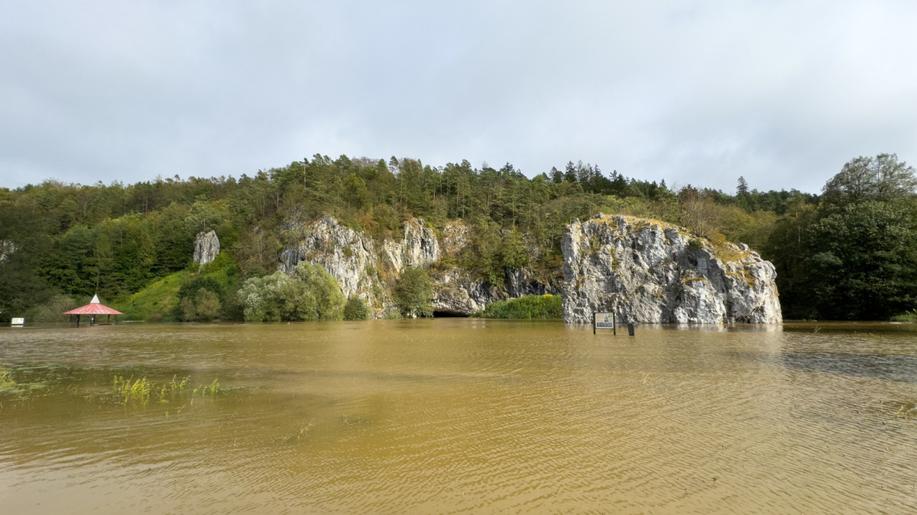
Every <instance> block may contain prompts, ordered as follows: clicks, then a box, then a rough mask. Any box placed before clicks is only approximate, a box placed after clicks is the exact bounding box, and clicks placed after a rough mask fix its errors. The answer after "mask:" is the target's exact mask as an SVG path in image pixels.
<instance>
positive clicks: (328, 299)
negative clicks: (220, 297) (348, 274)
mask: <svg viewBox="0 0 917 515" xmlns="http://www.w3.org/2000/svg"><path fill="white" fill-rule="evenodd" d="M238 296H239V302H240V303H241V304H242V310H243V314H244V316H245V320H246V321H248V322H277V321H281V320H282V321H299V320H340V319H341V318H342V317H343V314H344V295H343V294H342V293H341V288H340V286H338V283H337V281H336V280H335V279H334V277H332V276H331V274H329V273H328V272H326V271H325V269H323V268H321V267H319V266H316V265H312V264H309V263H300V264H299V265H298V266H297V267H296V269H295V270H294V271H293V274H292V275H287V274H285V273H283V272H274V273H273V274H271V275H266V276H263V277H253V278H251V279H248V280H247V281H245V283H244V284H243V285H242V288H241V289H240V290H239V293H238Z"/></svg>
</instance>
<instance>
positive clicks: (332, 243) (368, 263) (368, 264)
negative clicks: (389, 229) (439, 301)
mask: <svg viewBox="0 0 917 515" xmlns="http://www.w3.org/2000/svg"><path fill="white" fill-rule="evenodd" d="M291 230H292V231H293V232H294V233H295V234H294V237H295V239H296V240H297V242H296V243H295V244H294V245H292V246H288V247H287V248H285V249H284V250H283V251H282V252H281V254H280V269H281V270H283V271H284V272H286V273H292V272H293V269H294V268H296V265H298V264H299V263H300V262H302V261H306V262H308V263H312V264H315V265H319V266H321V267H323V268H324V269H325V270H327V271H328V273H330V274H331V275H332V276H334V278H335V279H337V281H338V284H340V285H341V290H342V291H343V293H344V296H345V297H348V298H349V297H358V298H361V299H363V301H364V302H366V303H367V304H368V305H369V306H371V307H372V308H373V310H374V311H375V312H376V314H377V315H381V313H382V311H383V310H384V308H385V306H387V305H388V304H390V303H391V299H390V295H387V292H386V291H385V289H384V288H383V287H382V284H381V283H382V281H381V277H380V259H379V257H378V256H377V254H376V249H375V244H374V242H373V240H372V238H369V237H368V236H366V235H364V234H363V233H361V232H358V231H355V230H353V229H351V228H350V227H347V226H346V225H344V224H342V223H340V222H338V221H337V219H335V218H334V217H331V216H325V217H322V218H320V219H318V220H316V221H314V222H312V223H308V224H292V226H291Z"/></svg>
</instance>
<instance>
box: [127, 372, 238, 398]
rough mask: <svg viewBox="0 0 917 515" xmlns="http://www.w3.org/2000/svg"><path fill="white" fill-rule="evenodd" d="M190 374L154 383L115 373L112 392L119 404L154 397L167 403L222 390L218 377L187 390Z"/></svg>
mask: <svg viewBox="0 0 917 515" xmlns="http://www.w3.org/2000/svg"><path fill="white" fill-rule="evenodd" d="M190 385H191V376H185V377H183V378H181V379H178V376H172V379H171V380H170V381H168V382H165V383H161V384H156V383H154V382H153V381H150V380H149V379H147V378H146V377H140V378H137V379H135V378H134V377H133V376H131V377H128V378H125V377H124V376H121V375H115V377H114V379H113V380H112V387H113V389H114V393H115V395H116V396H117V398H118V401H119V403H120V404H124V405H127V404H139V405H147V404H149V403H150V400H152V399H155V400H156V401H157V402H158V403H159V404H168V403H170V402H173V401H176V400H186V399H187V398H188V397H191V398H192V399H193V398H194V397H215V396H217V395H219V394H221V393H223V392H224V390H223V387H222V386H221V385H220V380H219V379H214V380H213V381H211V382H210V384H201V385H199V386H197V387H196V388H194V389H193V390H191V391H190V392H189V386H190Z"/></svg>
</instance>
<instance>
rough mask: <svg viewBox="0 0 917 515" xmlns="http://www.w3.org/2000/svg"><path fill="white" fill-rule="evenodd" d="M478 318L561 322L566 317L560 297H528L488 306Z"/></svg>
mask: <svg viewBox="0 0 917 515" xmlns="http://www.w3.org/2000/svg"><path fill="white" fill-rule="evenodd" d="M478 316H481V317H484V318H507V319H515V320H559V319H561V318H563V317H564V309H563V303H562V301H561V297H560V295H550V294H544V295H527V296H525V297H519V298H516V299H509V300H501V301H497V302H494V303H492V304H490V305H489V306H487V309H485V310H484V311H483V312H481V313H479V314H478Z"/></svg>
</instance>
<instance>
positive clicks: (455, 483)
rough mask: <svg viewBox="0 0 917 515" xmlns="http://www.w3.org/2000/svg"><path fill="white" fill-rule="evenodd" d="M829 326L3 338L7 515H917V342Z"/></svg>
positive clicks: (49, 332) (425, 325) (472, 326)
mask: <svg viewBox="0 0 917 515" xmlns="http://www.w3.org/2000/svg"><path fill="white" fill-rule="evenodd" d="M820 327H821V328H820V329H818V330H816V326H814V325H812V324H797V325H787V326H785V327H784V328H783V329H782V330H780V329H777V330H774V329H773V328H771V329H770V330H757V329H755V328H751V327H744V328H736V329H730V330H722V331H713V330H673V329H667V328H650V327H641V328H639V329H638V332H637V337H635V338H628V337H626V336H618V337H613V336H611V335H610V334H608V333H601V332H600V334H598V335H596V336H593V335H592V332H591V330H590V329H586V328H568V327H565V326H563V325H562V324H559V323H521V322H520V323H516V322H504V321H500V322H497V321H482V320H432V321H429V320H427V321H391V322H389V321H385V322H383V321H378V322H368V323H346V322H344V323H319V324H295V325H270V326H255V325H245V326H238V325H232V326H230V325H226V326H209V325H200V326H192V325H189V326H167V325H162V326H157V325H135V326H127V325H124V326H114V327H94V328H91V329H79V330H75V329H69V328H61V329H19V330H10V329H3V330H0V506H2V507H3V510H2V511H3V512H4V513H49V512H68V513H74V512H76V513H88V512H92V513H124V512H125V511H128V510H141V511H151V512H157V513H158V512H181V513H195V512H206V513H213V512H226V511H243V512H245V511H249V512H257V513H274V512H283V511H290V512H303V511H311V512H316V511H318V512H327V511H344V512H441V511H462V510H472V511H504V510H506V511H560V510H576V511H581V510H594V511H603V512H608V511H613V512H624V513H645V512H686V511H687V512H710V511H716V512H733V511H742V512H767V513H770V512H787V511H797V512H799V511H801V512H831V513H833V512H847V511H885V512H902V513H903V512H913V511H914V510H915V509H917V484H915V478H917V472H915V465H914V463H917V445H915V443H914V442H915V441H917V410H915V409H914V401H915V400H917V332H915V331H914V329H913V326H889V325H870V326H856V325H844V326H824V325H822V326H820ZM825 327H827V329H825ZM2 370H6V371H8V374H7V375H6V376H3V374H2ZM115 376H121V377H122V378H134V379H140V378H144V379H146V380H148V383H149V384H150V385H151V387H150V393H149V395H148V399H147V400H146V401H136V402H135V401H133V400H129V401H125V400H124V399H123V398H122V397H120V396H119V394H116V392H115V391H114V390H113V379H114V377H115ZM4 377H6V379H4ZM173 377H174V378H177V380H181V379H182V378H185V377H188V378H189V379H188V381H189V385H190V386H189V388H188V389H187V390H177V392H178V393H175V392H174V391H171V390H169V393H168V395H166V394H164V393H163V394H160V393H159V392H160V391H165V390H160V389H161V388H164V385H166V384H168V383H169V382H170V381H172V379H173ZM214 379H216V380H218V382H219V384H220V385H221V388H220V390H219V392H216V393H214V394H213V395H201V394H199V393H197V394H195V393H192V389H193V388H195V387H197V386H199V385H207V384H211V383H212V382H213V380H214Z"/></svg>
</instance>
